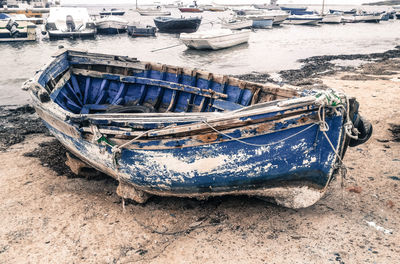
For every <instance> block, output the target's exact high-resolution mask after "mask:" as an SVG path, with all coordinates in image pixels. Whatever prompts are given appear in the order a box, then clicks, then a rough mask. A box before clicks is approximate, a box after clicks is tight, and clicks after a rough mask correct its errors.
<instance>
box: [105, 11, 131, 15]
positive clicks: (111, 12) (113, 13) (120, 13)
mask: <svg viewBox="0 0 400 264" xmlns="http://www.w3.org/2000/svg"><path fill="white" fill-rule="evenodd" d="M99 14H100V16H123V15H124V14H125V11H102V12H100V13H99Z"/></svg>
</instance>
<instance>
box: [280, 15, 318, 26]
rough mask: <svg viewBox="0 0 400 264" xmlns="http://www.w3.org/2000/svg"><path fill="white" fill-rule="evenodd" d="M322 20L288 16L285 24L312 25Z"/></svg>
mask: <svg viewBox="0 0 400 264" xmlns="http://www.w3.org/2000/svg"><path fill="white" fill-rule="evenodd" d="M319 22H321V19H306V18H304V19H293V18H290V17H289V18H288V19H287V20H285V24H292V25H310V26H316V25H318V23H319Z"/></svg>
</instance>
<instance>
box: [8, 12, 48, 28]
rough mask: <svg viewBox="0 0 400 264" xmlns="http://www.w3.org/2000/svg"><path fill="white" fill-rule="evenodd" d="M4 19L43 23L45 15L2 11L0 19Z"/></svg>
mask: <svg viewBox="0 0 400 264" xmlns="http://www.w3.org/2000/svg"><path fill="white" fill-rule="evenodd" d="M4 19H12V20H14V21H16V22H20V21H25V22H30V23H33V24H36V25H38V24H43V22H44V20H43V17H27V16H26V15H24V14H10V13H8V14H6V13H0V20H4Z"/></svg>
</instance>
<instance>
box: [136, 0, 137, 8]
mask: <svg viewBox="0 0 400 264" xmlns="http://www.w3.org/2000/svg"><path fill="white" fill-rule="evenodd" d="M136 10H137V0H136Z"/></svg>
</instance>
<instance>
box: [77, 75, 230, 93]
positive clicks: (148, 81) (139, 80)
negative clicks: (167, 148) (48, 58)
mask: <svg viewBox="0 0 400 264" xmlns="http://www.w3.org/2000/svg"><path fill="white" fill-rule="evenodd" d="M72 73H74V74H77V75H81V76H90V77H94V78H101V79H108V80H115V81H119V82H125V83H132V84H133V83H136V84H145V85H151V86H160V87H164V88H168V89H171V90H176V91H181V92H187V93H195V94H199V95H202V96H205V97H210V98H211V97H212V98H224V99H226V98H228V95H227V94H223V93H218V92H215V91H213V90H211V89H201V88H198V87H194V86H191V85H185V84H179V83H175V82H169V81H163V80H157V79H152V78H144V77H136V76H124V75H118V74H108V73H103V72H98V71H90V70H82V69H74V68H73V69H72Z"/></svg>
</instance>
